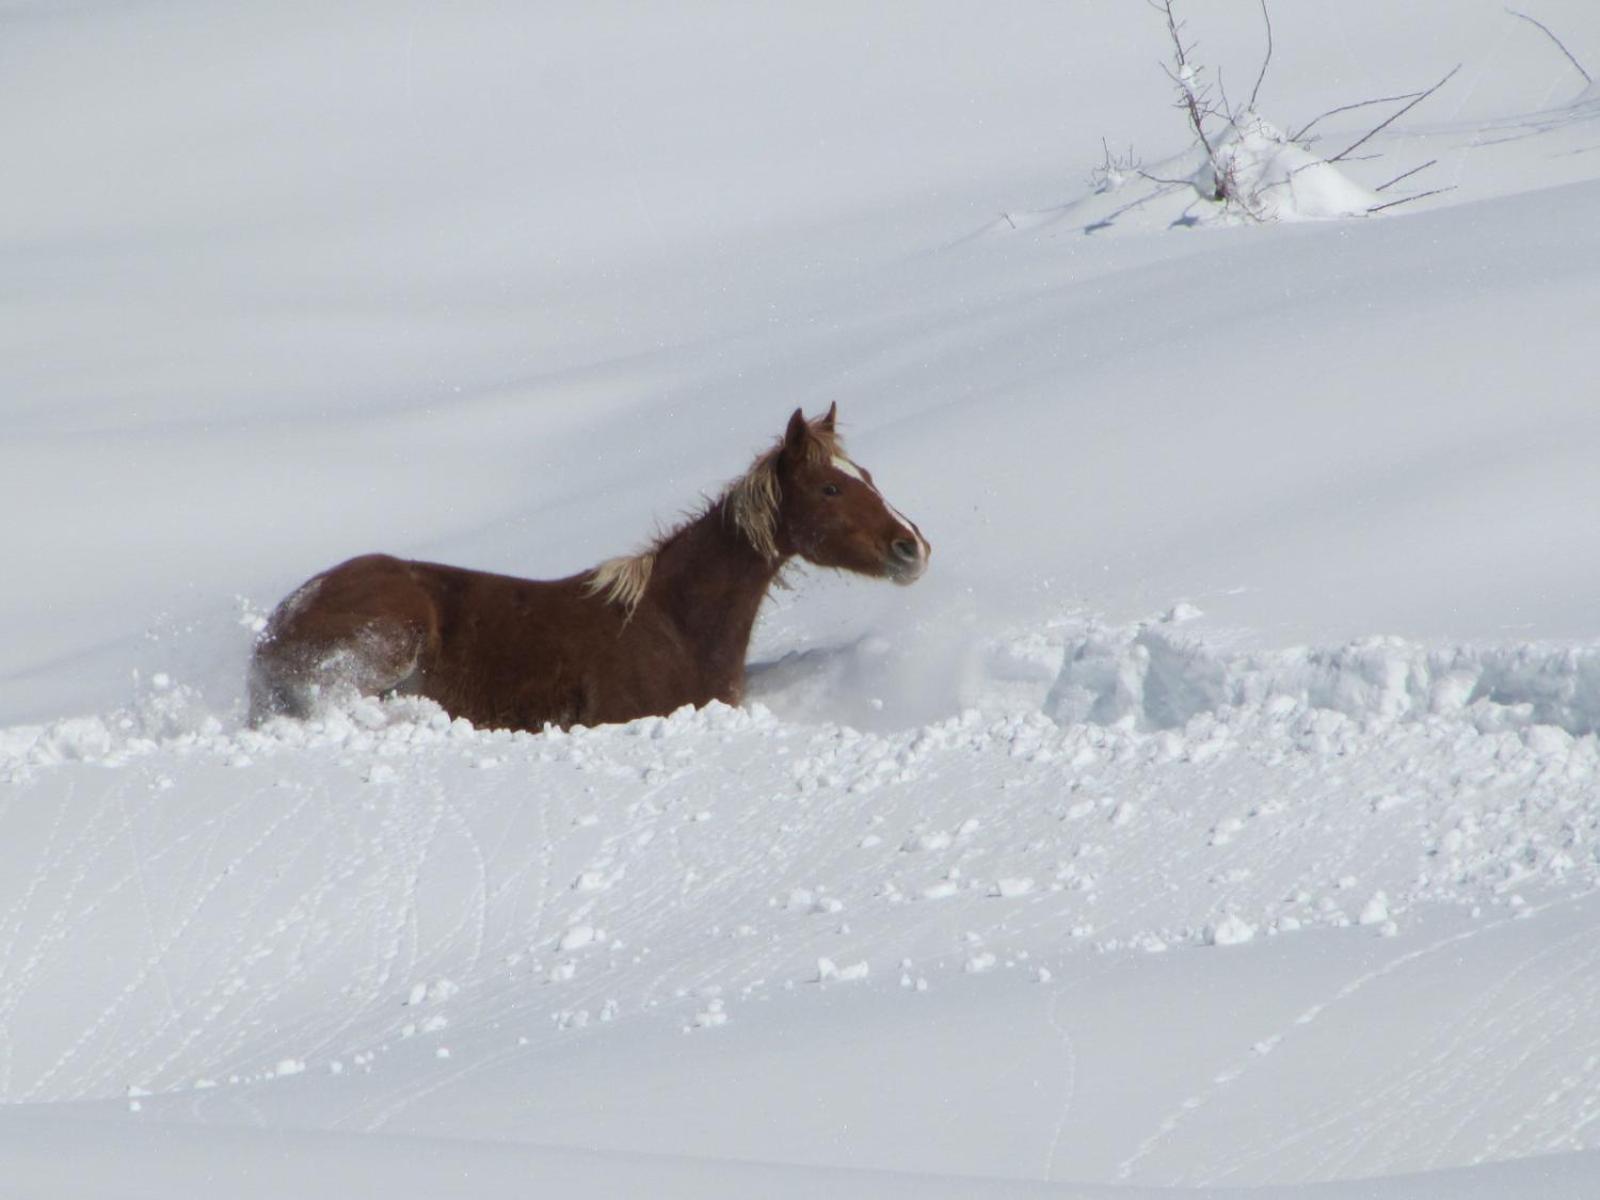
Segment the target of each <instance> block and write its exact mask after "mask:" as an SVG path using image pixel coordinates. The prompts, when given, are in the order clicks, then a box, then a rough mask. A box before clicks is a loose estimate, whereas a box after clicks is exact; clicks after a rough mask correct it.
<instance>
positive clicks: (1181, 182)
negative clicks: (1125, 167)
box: [1134, 167, 1194, 187]
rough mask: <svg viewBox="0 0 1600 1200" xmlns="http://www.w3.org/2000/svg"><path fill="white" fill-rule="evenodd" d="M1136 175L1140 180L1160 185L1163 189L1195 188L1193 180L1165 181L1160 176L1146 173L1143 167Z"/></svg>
mask: <svg viewBox="0 0 1600 1200" xmlns="http://www.w3.org/2000/svg"><path fill="white" fill-rule="evenodd" d="M1134 174H1136V175H1138V176H1139V178H1140V179H1148V180H1149V181H1150V182H1151V183H1159V184H1161V185H1162V186H1163V187H1193V186H1194V180H1192V179H1163V178H1162V177H1161V176H1160V175H1152V174H1150V172H1149V171H1146V170H1145V169H1144V168H1143V167H1140V168H1139V169H1138V170H1136V171H1135V172H1134Z"/></svg>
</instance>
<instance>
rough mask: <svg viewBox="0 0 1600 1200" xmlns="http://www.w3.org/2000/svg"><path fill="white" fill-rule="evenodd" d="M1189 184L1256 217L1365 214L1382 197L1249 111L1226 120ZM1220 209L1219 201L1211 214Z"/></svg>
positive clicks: (1279, 218) (1205, 195) (1299, 218)
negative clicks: (1224, 130)
mask: <svg viewBox="0 0 1600 1200" xmlns="http://www.w3.org/2000/svg"><path fill="white" fill-rule="evenodd" d="M1194 186H1195V190H1196V191H1198V192H1199V193H1200V195H1201V196H1202V197H1203V198H1205V199H1207V200H1210V199H1212V198H1213V197H1215V196H1218V195H1221V194H1224V193H1225V194H1226V195H1228V196H1229V197H1230V198H1232V199H1234V200H1235V201H1237V203H1238V204H1239V205H1240V206H1242V207H1243V208H1244V210H1245V212H1246V214H1247V215H1248V216H1250V217H1252V218H1254V219H1255V220H1258V221H1310V220H1323V219H1327V218H1333V217H1357V216H1365V215H1366V214H1367V213H1369V212H1371V211H1372V210H1373V209H1374V208H1376V207H1377V206H1378V205H1380V204H1382V203H1383V199H1382V197H1380V196H1379V195H1378V194H1377V193H1376V192H1374V191H1372V190H1371V189H1369V188H1366V187H1363V186H1362V185H1361V184H1359V183H1357V182H1355V181H1354V180H1353V179H1351V178H1350V177H1349V176H1348V175H1346V174H1345V173H1344V172H1343V171H1341V170H1340V169H1339V168H1338V167H1337V166H1335V165H1334V164H1333V163H1330V162H1326V161H1324V160H1323V159H1320V158H1318V157H1317V156H1316V155H1315V154H1313V153H1311V151H1309V150H1307V149H1306V148H1305V147H1303V146H1300V145H1297V144H1296V143H1294V142H1292V141H1290V140H1289V138H1288V136H1287V135H1286V134H1284V133H1283V131H1282V130H1280V129H1278V128H1277V127H1276V126H1275V125H1272V124H1270V123H1268V122H1267V121H1264V120H1262V119H1261V117H1259V116H1257V115H1256V114H1255V113H1245V114H1244V115H1243V116H1242V117H1240V119H1239V120H1238V121H1237V122H1236V123H1234V124H1233V125H1231V126H1229V129H1228V132H1227V134H1226V135H1225V136H1224V137H1223V138H1222V139H1221V141H1219V142H1218V143H1217V145H1216V147H1215V152H1214V154H1213V156H1212V157H1211V158H1209V159H1208V160H1207V161H1206V162H1205V163H1204V164H1203V165H1202V167H1201V169H1200V170H1199V171H1197V172H1196V173H1195V176H1194ZM1224 215H1228V214H1227V209H1226V207H1225V206H1224V208H1223V209H1222V210H1221V211H1220V212H1219V213H1218V214H1217V216H1218V217H1221V216H1224Z"/></svg>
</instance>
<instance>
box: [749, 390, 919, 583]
mask: <svg viewBox="0 0 1600 1200" xmlns="http://www.w3.org/2000/svg"><path fill="white" fill-rule="evenodd" d="M837 410H838V406H837V405H831V406H829V408H828V414H827V416H825V417H820V418H818V419H817V420H815V421H807V420H806V418H805V416H804V414H803V413H801V411H800V410H799V409H798V408H797V409H795V410H794V416H792V417H790V418H789V428H788V429H787V430H786V431H785V432H784V435H783V445H782V446H781V447H780V448H779V449H778V453H777V457H776V459H775V461H774V463H773V466H774V468H775V473H776V479H775V482H776V484H777V503H778V514H777V515H778V522H777V529H776V530H775V531H774V532H775V533H776V535H777V536H776V541H777V542H778V544H779V547H780V548H781V550H782V551H783V552H785V553H789V554H798V555H799V556H800V557H801V558H803V559H805V560H806V561H807V562H812V563H815V564H817V565H818V566H819V567H837V568H839V569H841V570H845V571H855V572H857V573H858V574H861V575H872V576H876V577H878V578H881V579H892V580H894V582H896V583H899V584H908V583H915V582H916V581H917V580H918V579H919V578H920V577H921V576H922V573H923V572H924V571H925V570H927V569H928V555H929V553H931V551H930V548H929V546H928V542H927V539H926V538H924V537H923V536H922V531H921V530H920V529H918V528H917V527H916V525H915V524H914V523H912V522H911V521H910V520H908V519H907V518H906V517H905V516H904V515H902V514H901V513H900V512H898V511H897V510H896V509H895V508H894V507H893V506H892V505H891V504H890V503H889V502H888V501H887V500H885V499H884V498H883V494H882V493H881V492H879V491H878V488H877V485H876V484H874V483H873V482H872V475H871V473H870V472H868V471H867V470H865V469H864V468H862V467H859V466H857V465H856V464H855V463H853V462H851V461H850V459H849V458H847V457H845V453H844V450H843V449H842V448H841V447H840V445H839V441H838V438H837V436H836V435H835V433H834V416H835V414H836V412H837Z"/></svg>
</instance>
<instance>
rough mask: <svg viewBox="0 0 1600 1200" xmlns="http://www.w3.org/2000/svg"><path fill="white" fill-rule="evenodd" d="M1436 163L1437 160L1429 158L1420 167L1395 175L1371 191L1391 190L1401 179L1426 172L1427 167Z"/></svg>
mask: <svg viewBox="0 0 1600 1200" xmlns="http://www.w3.org/2000/svg"><path fill="white" fill-rule="evenodd" d="M1438 161H1439V160H1438V159H1437V158H1430V159H1429V160H1428V161H1427V162H1425V163H1423V164H1422V165H1421V166H1420V167H1412V168H1411V170H1409V171H1407V172H1406V173H1405V174H1404V175H1396V176H1395V177H1394V178H1393V179H1391V180H1389V182H1388V183H1380V184H1379V185H1378V186H1377V187H1375V188H1373V189H1372V190H1373V191H1375V192H1381V191H1383V190H1384V189H1386V188H1391V187H1393V186H1394V185H1395V184H1397V183H1399V182H1400V181H1401V180H1402V179H1410V178H1411V177H1412V176H1413V175H1415V174H1416V173H1417V172H1419V171H1426V170H1427V169H1428V168H1429V167H1431V166H1433V165H1434V164H1435V163H1437V162H1438Z"/></svg>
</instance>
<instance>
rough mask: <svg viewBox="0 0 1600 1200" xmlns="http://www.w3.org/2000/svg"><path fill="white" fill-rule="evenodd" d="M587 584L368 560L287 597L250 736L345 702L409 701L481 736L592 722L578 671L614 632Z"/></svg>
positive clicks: (266, 659)
mask: <svg viewBox="0 0 1600 1200" xmlns="http://www.w3.org/2000/svg"><path fill="white" fill-rule="evenodd" d="M583 580H584V577H583V576H581V575H580V576H573V577H571V578H569V579H560V580H531V579H518V578H516V577H514V576H509V575H496V574H493V573H491V572H487V571H474V570H470V569H468V568H465V567H453V566H446V565H444V564H440V563H430V562H416V561H411V560H407V559H400V558H394V557H392V556H390V555H386V554H367V555H362V556H361V557H359V558H352V559H350V560H349V561H348V562H343V563H340V564H339V565H338V566H336V567H332V568H330V569H329V570H327V571H324V572H323V573H322V574H320V575H317V576H315V577H313V578H312V579H310V580H308V581H307V582H306V583H305V584H303V585H302V586H301V587H300V588H299V589H297V590H296V591H295V592H293V593H292V594H291V595H290V596H289V597H288V598H287V599H286V600H284V602H283V603H282V604H280V605H279V606H278V608H277V610H276V611H275V612H274V613H273V614H272V617H271V618H270V619H269V621H268V623H267V628H266V630H265V631H264V632H263V634H262V637H261V640H260V642H259V643H258V645H257V647H256V653H255V658H254V660H253V662H252V664H251V675H250V694H251V708H250V712H251V716H250V719H251V721H252V723H259V722H260V721H262V720H264V719H265V718H267V717H270V716H273V715H278V714H285V715H290V716H297V717H307V716H311V715H313V714H314V713H315V712H316V711H317V709H318V708H319V707H320V706H321V705H322V704H323V703H325V702H326V700H327V699H329V698H330V697H331V696H333V695H335V694H337V693H338V692H340V691H345V692H349V691H353V692H355V693H359V694H364V695H380V694H383V693H385V692H391V691H402V692H411V693H415V694H419V695H423V696H426V697H428V698H429V699H432V700H435V701H437V702H438V703H439V704H440V705H442V706H443V707H444V708H445V709H446V711H448V712H450V713H451V714H452V715H454V716H464V717H467V718H468V719H469V720H472V721H474V722H476V723H478V724H489V725H507V726H511V727H515V728H524V729H529V728H532V729H537V728H539V727H540V726H542V725H543V724H545V723H546V722H553V723H555V724H559V725H568V724H572V723H574V722H577V721H580V720H585V719H588V718H589V716H590V714H589V713H588V711H587V710H588V707H589V704H588V700H589V693H590V691H591V690H592V689H590V688H589V687H588V680H587V678H586V674H587V671H586V668H587V667H588V666H589V665H590V664H592V663H593V662H594V661H596V660H600V659H604V658H606V657H607V652H608V651H611V650H615V649H616V648H617V641H618V632H619V628H620V622H619V621H618V619H617V617H616V615H615V612H614V611H613V610H611V609H610V608H609V606H607V605H605V604H604V603H602V602H600V601H598V600H596V599H595V598H593V597H591V596H589V595H588V594H587V593H586V592H585V590H584V586H583Z"/></svg>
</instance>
